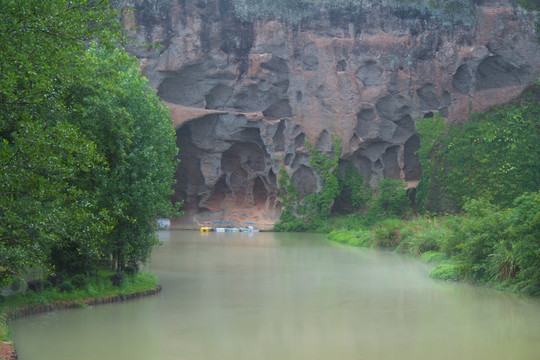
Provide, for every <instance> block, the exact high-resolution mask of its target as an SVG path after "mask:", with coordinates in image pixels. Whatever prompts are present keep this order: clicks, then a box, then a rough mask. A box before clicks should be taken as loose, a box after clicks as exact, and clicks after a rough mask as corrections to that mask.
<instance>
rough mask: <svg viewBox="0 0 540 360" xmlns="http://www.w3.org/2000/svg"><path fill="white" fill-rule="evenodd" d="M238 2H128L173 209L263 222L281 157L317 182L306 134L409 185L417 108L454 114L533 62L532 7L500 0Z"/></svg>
mask: <svg viewBox="0 0 540 360" xmlns="http://www.w3.org/2000/svg"><path fill="white" fill-rule="evenodd" d="M340 1H342V2H343V1H344V0H340ZM258 2H259V3H260V1H258ZM311 2H312V3H316V2H317V1H316V0H312V1H311ZM243 3H245V1H244V2H242V1H240V0H161V1H156V0H135V1H126V2H125V4H126V5H128V6H132V7H134V8H135V11H134V12H133V13H131V14H128V15H126V17H125V24H126V28H127V29H129V30H128V32H127V35H128V37H129V38H130V39H131V40H132V41H131V42H130V43H129V44H128V45H127V46H126V48H127V49H128V51H129V52H130V53H132V54H133V55H135V56H137V57H138V58H139V59H140V67H141V70H142V73H143V74H144V75H145V76H146V77H147V78H148V79H149V81H150V84H151V86H152V87H154V88H155V89H156V90H157V93H158V95H159V96H160V98H161V99H163V100H164V101H165V102H166V104H167V105H168V106H169V107H170V109H171V112H172V115H173V119H174V126H175V128H176V130H177V135H178V146H179V148H180V152H179V157H180V159H181V164H180V167H179V170H178V175H177V176H178V184H177V185H176V194H175V197H174V198H175V200H184V202H185V205H184V211H185V213H186V216H185V217H184V219H183V221H184V222H191V221H193V220H196V221H199V222H203V221H207V220H209V221H246V222H247V221H249V222H256V223H258V224H272V223H273V222H275V221H276V220H277V219H278V217H279V213H280V211H281V204H280V198H279V196H278V184H277V175H276V174H278V172H279V169H280V167H281V166H284V167H285V169H286V170H287V171H288V173H289V174H290V175H291V177H292V179H293V181H294V182H295V183H296V184H297V187H298V188H299V191H300V192H301V193H309V192H312V191H315V190H317V188H318V186H319V182H318V178H317V173H316V172H315V171H314V170H313V169H312V167H311V165H310V163H309V152H308V150H307V149H306V148H305V146H304V143H305V141H309V142H310V143H311V144H313V145H316V146H317V147H318V148H319V149H321V150H322V151H329V150H330V145H331V138H332V136H336V137H339V138H341V141H342V146H343V155H342V160H341V161H342V163H343V164H347V163H351V164H353V165H354V166H355V167H356V168H357V169H358V171H359V172H360V173H361V174H363V175H364V176H365V177H366V178H367V179H369V180H370V181H371V183H372V184H375V183H376V182H377V181H378V179H379V178H381V177H392V178H401V179H403V180H404V181H407V182H409V184H410V185H411V186H414V185H415V183H417V182H418V180H419V179H420V176H421V168H420V165H419V162H418V159H417V157H416V155H415V151H416V150H417V149H418V147H419V138H418V136H417V135H416V132H415V119H417V118H419V117H424V118H429V117H433V115H434V113H435V112H439V113H440V114H441V115H442V116H444V117H446V118H447V119H448V120H449V121H464V120H466V119H467V117H468V114H469V113H470V112H471V111H477V110H483V109H485V108H486V107H488V106H490V105H493V104H496V103H501V102H504V101H507V100H509V99H511V98H513V97H515V96H516V95H518V94H519V93H520V92H521V90H522V89H523V88H524V87H526V86H527V85H529V84H530V83H532V82H534V81H535V79H536V78H537V77H538V75H539V74H540V60H539V59H540V45H539V43H538V42H537V34H536V32H535V26H534V16H535V15H536V16H537V14H531V13H530V12H529V13H527V12H526V11H524V10H523V9H521V8H520V7H518V6H517V5H516V4H515V3H514V2H512V1H510V0H490V1H478V0H476V1H473V0H470V1H469V0H467V1H464V0H460V1H454V2H453V3H454V4H458V5H459V4H461V5H462V6H461V7H460V8H459V9H458V10H459V11H461V13H457V14H458V15H455V14H456V11H458V10H456V9H450V10H448V9H446V8H445V9H446V11H447V12H446V14H447V15H448V14H454V15H453V17H452V18H450V17H447V18H444V17H437V16H436V14H435V13H434V12H432V13H430V12H429V11H427V10H426V9H418V8H414V7H412V6H408V7H407V6H405V5H402V6H401V5H399V4H400V2H397V1H394V2H392V1H389V0H388V1H380V2H379V1H367V0H364V1H359V3H361V6H357V7H355V8H352V7H343V8H339V7H336V6H333V7H332V6H328V4H329V2H325V1H322V2H321V3H322V4H323V5H322V6H318V7H314V8H313V9H311V13H308V14H307V15H306V14H303V15H302V16H301V17H299V18H296V19H294V20H291V18H287V16H286V14H291V12H293V11H294V9H293V8H291V7H290V6H289V7H288V8H287V9H286V10H287V11H288V12H287V13H285V12H284V13H283V14H280V13H279V11H278V12H274V13H272V12H271V11H266V12H264V11H261V12H260V13H259V14H257V13H253V14H250V13H249V12H248V13H242V9H241V8H240V6H241V5H242V4H243ZM248 3H249V2H248ZM255 3H257V1H255ZM278 3H279V1H278ZM293 3H298V4H300V5H302V3H304V5H305V4H306V3H310V1H309V0H299V1H296V2H293ZM325 3H326V4H327V6H324V4H325ZM337 3H339V1H337ZM349 3H354V1H352V0H349ZM394 3H396V4H397V5H396V4H394ZM450 3H452V1H451V2H450ZM463 4H465V5H466V6H465V5H463ZM244 5H245V4H244ZM300 7H301V6H300Z"/></svg>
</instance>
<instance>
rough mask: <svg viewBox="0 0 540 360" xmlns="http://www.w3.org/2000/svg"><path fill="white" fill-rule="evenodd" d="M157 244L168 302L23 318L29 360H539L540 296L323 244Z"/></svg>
mask: <svg viewBox="0 0 540 360" xmlns="http://www.w3.org/2000/svg"><path fill="white" fill-rule="evenodd" d="M159 235H160V238H161V240H162V241H163V245H162V246H159V247H158V248H156V249H155V251H154V253H153V256H152V260H151V264H149V267H150V268H151V271H153V272H155V273H156V274H157V275H158V276H159V278H160V282H161V284H162V285H163V291H162V292H161V293H160V294H159V295H156V296H154V297H148V298H144V299H140V300H134V301H131V302H126V303H123V304H111V305H103V306H96V307H89V308H87V309H77V310H67V311H58V312H52V313H46V314H41V315H35V316H30V317H27V318H24V319H18V320H15V321H14V322H13V335H14V340H15V345H16V347H17V350H18V352H19V356H20V357H19V359H20V360H48V359H51V360H52V359H54V360H63V359H66V360H67V359H69V360H73V359H77V360H90V359H92V360H98V359H99V360H104V359H106V360H108V359H114V360H124V359H126V360H127V359H129V360H138V359H141V360H142V359H144V360H154V359H155V360H176V359H186V360H199V359H209V360H213V359H219V360H222V359H231V360H232V359H235V360H240V359H249V360H258V359H272V360H284V359H297V360H303V359H306V360H307V359H309V360H316V359H325V360H328V359H332V360H333V359H340V360H348V359H351V360H352V359H354V360H359V359H366V360H375V359H392V360H394V359H400V360H407V359H414V360H419V359H438V360H441V359H459V360H462V359H475V360H481V359H486V360H488V359H489V360H497V359H520V360H526V359H531V360H532V359H534V360H537V359H540V301H538V300H537V299H529V298H521V297H516V296H512V295H508V294H502V293H499V292H496V291H493V290H487V289H482V288H476V287H472V286H467V285H462V284H461V285H459V284H450V283H445V282H440V281H434V280H430V279H429V278H428V268H427V266H426V265H424V264H421V263H419V262H418V261H417V260H414V259H406V258H404V257H402V256H399V255H395V254H393V253H387V252H381V251H376V250H370V249H357V248H350V247H342V246H337V245H333V244H331V243H329V242H327V241H326V240H325V239H324V236H322V235H319V234H283V233H199V232H193V231H163V232H160V234H159Z"/></svg>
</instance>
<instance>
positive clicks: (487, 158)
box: [418, 86, 540, 212]
mask: <svg viewBox="0 0 540 360" xmlns="http://www.w3.org/2000/svg"><path fill="white" fill-rule="evenodd" d="M539 99H540V89H539V87H538V86H533V87H532V88H530V89H528V90H527V91H525V92H524V94H523V95H522V96H521V97H520V98H519V99H517V100H515V101H514V102H512V103H510V104H507V105H505V106H499V107H495V108H493V109H492V110H490V111H488V112H485V113H475V114H473V115H472V117H471V119H470V120H469V121H466V122H464V123H463V124H454V125H452V126H449V125H447V124H444V120H443V119H442V118H440V117H437V116H436V117H435V118H432V119H422V120H420V121H419V122H418V131H419V134H420V138H421V148H420V150H419V153H418V154H419V157H420V162H421V164H422V169H423V176H422V180H421V183H420V188H419V203H420V204H421V205H422V206H423V208H424V209H425V210H427V211H434V212H448V211H454V212H455V211H459V210H461V209H462V208H463V204H464V203H465V201H466V200H467V199H477V198H480V197H482V198H485V199H488V200H490V201H492V202H493V203H494V204H498V205H501V206H509V205H511V204H512V202H513V200H514V199H515V198H516V197H518V196H520V195H521V194H523V193H524V192H533V191H537V190H538V189H540V161H538V159H540V105H539V104H540V102H539V101H538V100H539ZM442 135H444V136H442Z"/></svg>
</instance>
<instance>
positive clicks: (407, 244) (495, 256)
mask: <svg viewBox="0 0 540 360" xmlns="http://www.w3.org/2000/svg"><path fill="white" fill-rule="evenodd" d="M465 210H466V211H467V213H466V215H465V216H463V215H448V216H446V217H439V218H430V217H419V218H416V219H412V220H409V221H396V220H395V219H389V220H384V221H382V222H380V223H379V224H378V225H376V226H374V227H372V228H371V229H368V228H365V227H359V228H355V229H339V230H335V231H333V232H331V233H330V234H329V235H328V237H329V239H331V240H333V241H337V242H341V243H346V244H350V245H354V246H367V247H384V248H390V249H395V251H396V252H399V253H404V254H410V255H414V256H421V258H422V259H423V260H424V261H426V262H433V263H436V264H437V266H436V267H435V268H434V269H433V270H432V271H431V274H430V275H431V276H432V277H433V278H436V279H444V280H465V281H469V282H472V283H476V284H489V285H492V286H496V287H499V288H505V289H509V290H512V291H519V292H522V293H526V294H530V295H537V296H538V295H540V192H535V193H527V194H524V195H522V196H520V197H518V198H517V199H516V200H515V201H514V203H513V205H512V206H511V207H510V208H498V207H496V206H493V205H491V204H489V202H487V201H485V200H471V201H469V202H468V203H466V204H465Z"/></svg>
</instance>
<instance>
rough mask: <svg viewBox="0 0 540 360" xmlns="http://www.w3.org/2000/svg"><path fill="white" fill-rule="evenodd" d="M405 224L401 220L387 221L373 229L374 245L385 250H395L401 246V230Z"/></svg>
mask: <svg viewBox="0 0 540 360" xmlns="http://www.w3.org/2000/svg"><path fill="white" fill-rule="evenodd" d="M402 227H403V222H402V221H401V220H399V219H386V220H384V221H382V222H380V223H379V224H377V225H376V226H375V228H374V229H373V245H375V246H376V247H383V248H391V249H393V248H395V247H396V246H398V245H399V242H400V241H401V239H400V236H399V235H400V230H401V228H402Z"/></svg>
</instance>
